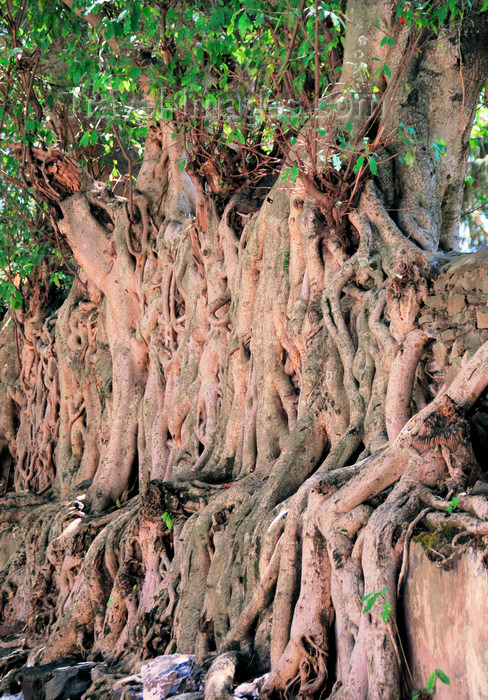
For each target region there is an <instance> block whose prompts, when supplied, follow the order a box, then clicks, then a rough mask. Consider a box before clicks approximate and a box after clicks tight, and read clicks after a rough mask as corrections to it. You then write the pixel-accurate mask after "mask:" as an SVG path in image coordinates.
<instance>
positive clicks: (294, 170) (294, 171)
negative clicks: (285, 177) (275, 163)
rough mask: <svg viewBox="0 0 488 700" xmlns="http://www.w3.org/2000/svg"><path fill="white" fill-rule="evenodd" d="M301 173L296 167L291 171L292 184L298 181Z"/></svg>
mask: <svg viewBox="0 0 488 700" xmlns="http://www.w3.org/2000/svg"><path fill="white" fill-rule="evenodd" d="M299 172H300V171H299V170H298V168H297V166H296V165H294V166H293V168H292V169H291V173H290V180H291V181H292V182H295V181H296V179H297V177H298V173H299Z"/></svg>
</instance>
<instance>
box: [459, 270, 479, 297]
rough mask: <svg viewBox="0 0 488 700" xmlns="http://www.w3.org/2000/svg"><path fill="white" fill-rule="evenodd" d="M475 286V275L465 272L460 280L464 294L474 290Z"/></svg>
mask: <svg viewBox="0 0 488 700" xmlns="http://www.w3.org/2000/svg"><path fill="white" fill-rule="evenodd" d="M476 286H477V279H476V275H474V274H473V273H472V272H465V273H464V277H463V279H462V280H461V287H462V288H463V289H464V291H465V292H472V291H473V289H476Z"/></svg>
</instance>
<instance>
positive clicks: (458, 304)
mask: <svg viewBox="0 0 488 700" xmlns="http://www.w3.org/2000/svg"><path fill="white" fill-rule="evenodd" d="M465 306H466V297H465V296H464V294H449V299H448V300H447V313H448V314H449V316H455V315H456V314H459V313H460V312H461V311H462V310H463V309H464V307H465Z"/></svg>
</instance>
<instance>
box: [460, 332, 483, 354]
mask: <svg viewBox="0 0 488 700" xmlns="http://www.w3.org/2000/svg"><path fill="white" fill-rule="evenodd" d="M464 344H465V346H466V347H467V349H468V350H469V351H470V353H474V352H476V350H478V348H480V347H481V346H482V344H483V338H482V337H481V335H480V334H479V333H476V331H471V332H470V333H468V334H467V335H466V337H465V339H464Z"/></svg>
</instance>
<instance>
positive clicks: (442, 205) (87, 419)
mask: <svg viewBox="0 0 488 700" xmlns="http://www.w3.org/2000/svg"><path fill="white" fill-rule="evenodd" d="M395 13H396V4H392V3H390V2H384V3H382V4H381V5H378V4H377V3H372V2H364V0H362V1H361V2H355V1H354V0H352V1H351V2H350V3H349V5H348V18H349V22H350V24H349V25H348V30H347V36H346V43H345V48H344V51H345V54H344V64H343V65H344V69H343V73H342V77H341V80H342V85H341V90H342V89H343V88H344V87H347V88H348V90H349V92H346V93H345V94H346V97H347V95H350V94H352V92H354V91H356V92H357V94H358V98H359V99H358V100H352V102H351V104H352V111H351V112H349V111H347V110H346V108H344V109H343V113H342V112H337V114H338V115H339V116H336V122H335V127H334V128H335V129H339V127H340V126H341V123H340V120H341V119H342V118H344V121H347V122H351V127H352V136H351V139H354V138H355V135H357V134H359V133H361V132H360V130H361V128H364V124H365V119H367V116H366V117H365V115H364V111H363V108H364V104H366V102H367V100H369V96H370V95H371V93H372V84H371V83H372V81H373V77H372V76H374V75H375V71H376V68H377V67H378V66H379V65H386V66H387V67H388V71H385V70H384V71H383V73H382V74H381V75H380V76H379V77H378V76H377V77H376V79H375V81H376V83H377V84H378V85H381V91H382V93H383V97H382V100H383V102H382V110H383V112H382V114H378V115H377V116H376V119H375V121H374V124H372V125H371V131H370V132H369V134H370V138H371V142H372V143H373V144H376V145H378V144H382V143H386V151H384V153H386V154H387V156H388V157H386V156H385V157H384V158H383V156H382V157H381V159H380V167H379V170H378V173H377V175H376V177H372V176H371V177H369V178H367V179H366V181H365V180H364V179H363V180H361V181H360V179H359V178H358V180H357V181H356V183H357V184H358V183H360V182H361V184H360V190H359V189H358V191H357V192H356V195H355V198H352V200H351V207H350V208H349V211H347V212H346V215H344V218H343V219H342V220H341V221H340V226H338V227H335V228H334V226H332V225H331V219H330V217H329V214H330V212H331V211H333V210H334V207H336V202H335V201H332V200H331V199H330V197H331V194H330V193H329V194H326V195H325V194H324V193H323V192H319V195H321V196H319V195H317V193H316V192H315V193H314V188H315V190H316V189H317V188H316V187H315V185H314V186H313V187H311V184H310V182H311V179H310V177H309V176H308V175H307V172H306V170H303V171H302V172H301V174H300V175H299V177H298V179H297V181H296V182H294V183H293V182H291V181H290V180H289V179H288V180H283V179H282V178H281V176H280V177H279V178H278V179H277V180H276V181H275V182H274V184H273V185H272V186H271V185H270V186H269V188H268V189H267V190H266V191H265V192H263V188H262V187H261V188H258V189H253V187H252V185H251V184H249V185H246V186H244V187H243V188H241V189H240V190H239V191H238V192H237V193H235V194H234V195H233V196H232V197H231V198H230V199H229V200H228V201H226V202H225V203H223V204H222V203H221V202H219V201H218V199H217V198H216V197H213V196H212V195H211V194H210V190H211V188H210V187H209V186H207V185H206V184H205V183H202V182H201V181H200V180H198V178H197V177H196V176H195V174H194V173H192V172H190V173H189V174H187V173H186V172H184V171H183V172H180V169H179V167H178V164H179V161H180V158H181V147H180V146H179V141H178V138H174V139H173V138H172V135H171V133H170V130H169V129H168V128H167V127H166V126H165V127H163V126H160V125H154V126H153V127H152V128H151V130H150V134H149V137H148V142H147V147H146V153H145V158H144V162H143V165H142V168H141V170H140V173H139V176H138V180H137V185H136V188H135V192H134V209H133V211H130V207H129V203H128V202H127V201H126V200H125V199H123V198H120V197H116V196H115V195H113V193H112V192H111V191H110V190H109V188H108V187H107V186H106V185H103V184H102V183H97V182H94V181H92V180H91V178H89V177H88V175H86V173H84V172H82V171H81V169H80V168H79V166H78V165H77V164H76V163H74V162H73V161H72V160H71V159H69V158H68V157H67V156H66V155H64V154H62V153H61V152H56V154H54V153H52V154H51V157H52V158H56V159H58V162H64V163H65V164H66V167H67V168H68V169H71V171H72V172H73V173H74V176H73V182H75V183H76V184H75V185H73V187H72V191H71V192H70V193H69V194H68V195H67V196H65V197H64V199H62V201H61V203H60V220H59V226H60V231H61V233H62V234H63V236H64V237H65V239H66V241H67V242H68V244H69V246H70V247H71V249H72V251H73V255H74V257H75V259H76V261H77V263H78V264H79V266H80V268H81V269H82V271H80V277H81V280H80V282H76V283H75V284H74V285H73V289H72V291H71V293H70V295H69V297H68V299H67V300H66V301H65V303H64V305H63V306H62V308H61V309H59V310H58V311H57V312H56V314H55V315H54V316H51V317H47V318H43V313H42V299H39V301H38V304H37V308H33V309H31V310H30V312H29V314H30V315H26V317H22V318H20V317H19V318H17V319H16V325H15V326H14V313H13V314H12V316H11V317H10V320H9V321H7V322H6V323H5V324H4V328H3V330H2V335H1V341H0V358H2V359H1V362H0V364H1V365H2V367H3V369H2V383H5V385H6V387H7V392H6V393H5V395H4V398H3V399H2V404H1V405H0V448H1V450H2V452H1V454H2V459H3V466H2V469H3V480H4V481H3V483H4V494H5V495H4V497H3V508H2V513H1V515H0V523H2V528H3V530H2V532H3V535H2V536H3V537H5V538H6V539H5V541H7V540H8V541H9V542H11V543H13V544H14V545H16V546H17V551H15V550H16V547H14V548H13V549H12V551H15V553H14V554H12V556H10V557H9V558H8V560H6V561H5V562H2V563H5V569H4V572H3V574H2V576H1V578H0V586H1V591H2V597H1V598H0V613H1V615H2V621H3V623H4V624H12V623H13V622H14V621H15V620H21V621H22V622H25V624H26V626H27V629H28V631H29V644H31V645H32V648H33V653H34V652H35V650H36V649H37V646H36V645H40V642H41V640H42V645H43V646H45V649H44V651H43V652H42V654H41V657H40V658H41V659H42V660H44V661H48V660H52V659H55V658H57V657H60V656H63V655H66V654H75V653H85V652H86V651H92V650H100V651H102V653H103V654H104V656H106V657H114V658H125V659H128V658H132V660H133V661H134V662H135V661H136V657H137V658H138V659H139V660H140V658H141V657H142V658H146V657H149V656H153V655H156V654H160V653H165V652H172V651H174V650H178V651H182V652H196V653H197V654H198V655H199V656H200V657H201V658H205V657H208V656H210V655H211V654H215V653H227V652H233V651H237V650H239V651H240V652H241V653H242V655H243V657H246V658H247V659H248V660H249V663H250V664H251V665H253V670H255V671H256V673H258V672H261V671H265V670H271V672H270V675H269V677H268V679H267V681H266V684H265V687H264V689H263V691H262V693H263V694H262V697H266V698H267V697H281V696H283V697H284V696H285V695H290V694H291V695H292V696H298V695H301V696H310V697H317V698H318V697H329V698H334V699H339V698H341V699H342V698H343V699H346V698H348V699H350V700H360V699H361V698H364V700H366V698H368V699H369V700H372V699H374V698H381V699H382V700H385V699H387V698H391V699H392V700H393V699H397V698H399V697H402V696H403V695H404V694H405V693H406V692H407V690H408V691H412V690H414V688H413V687H408V684H409V683H410V681H408V680H407V681H405V669H404V668H403V660H402V659H401V655H400V652H399V646H398V638H397V636H396V633H395V623H394V620H395V611H396V608H397V590H398V586H399V576H400V572H401V571H403V569H404V567H405V556H406V555H405V553H406V552H408V540H409V538H410V536H411V534H412V532H411V528H410V525H411V524H412V523H413V522H414V521H415V520H416V519H417V518H418V516H419V514H422V513H423V511H424V510H425V508H426V507H427V506H428V507H429V508H432V509H434V510H436V509H437V510H440V511H445V510H446V508H447V507H448V505H449V500H450V498H451V497H452V494H454V493H459V492H461V491H463V490H464V489H465V488H466V487H468V486H470V485H472V484H473V483H474V481H475V480H476V478H477V477H478V476H479V473H480V470H479V466H478V464H477V461H476V459H475V457H474V454H473V452H472V449H471V442H470V440H469V439H468V435H469V421H468V418H467V416H472V414H473V412H474V410H475V407H476V402H477V401H478V399H479V398H480V397H481V396H482V395H483V394H484V392H485V390H486V386H487V384H488V372H487V367H486V365H487V363H488V331H486V330H483V324H482V323H478V326H477V327H476V326H475V323H474V322H472V318H471V317H472V316H473V314H475V313H476V311H478V312H482V306H481V301H477V300H476V299H478V297H476V294H477V293H478V291H479V289H481V287H482V282H481V281H480V279H481V278H480V277H479V274H481V273H477V272H476V271H477V270H483V271H484V270H485V267H486V261H485V260H484V258H482V257H481V256H479V255H478V257H476V256H471V257H470V256H461V255H459V254H458V255H454V256H453V254H452V253H450V254H448V253H447V251H449V250H450V249H451V248H452V247H453V244H454V240H455V239H456V238H457V237H458V234H459V225H460V223H459V219H460V206H461V197H462V183H463V178H464V161H465V156H466V149H467V145H468V141H469V134H470V127H471V123H472V120H473V115H474V111H475V109H476V105H477V101H478V98H479V94H480V91H481V89H482V86H483V82H484V80H485V77H486V74H487V65H488V63H487V62H488V42H487V41H486V38H487V36H488V27H487V14H486V13H483V14H481V15H479V16H477V18H476V24H475V25H474V26H471V25H469V27H468V26H467V24H466V23H464V24H463V25H461V26H460V27H457V26H452V27H449V26H446V27H445V28H443V29H442V30H441V32H440V33H439V35H438V36H437V37H436V38H434V37H431V36H429V35H428V34H427V32H424V33H420V34H417V33H415V32H414V31H413V30H411V29H408V28H407V27H406V26H405V25H403V24H401V23H400V22H398V20H397V19H396V15H395ZM376 22H378V24H376ZM383 26H384V27H390V28H392V29H391V31H390V34H391V36H392V37H393V38H394V40H395V41H394V44H393V45H391V46H390V44H389V43H383V42H382V39H383V37H384V32H383V30H381V29H379V28H378V27H383ZM378 61H379V62H378ZM365 76H369V77H366V78H365ZM341 94H342V93H341ZM373 94H374V92H373ZM347 104H348V103H347ZM355 105H362V107H361V106H360V107H358V108H356V107H355ZM341 109H342V107H341ZM347 109H349V107H347ZM368 114H369V104H368ZM341 115H342V116H341ZM400 123H401V124H402V125H403V126H401V127H400V128H399V125H400ZM406 129H412V130H414V131H415V134H416V137H415V138H416V140H417V148H416V158H415V162H414V163H413V164H407V162H403V163H402V162H400V161H399V159H398V158H397V157H396V156H397V155H398V154H399V153H403V152H404V151H405V141H404V134H405V130H406ZM371 134H372V135H371ZM392 134H393V136H392ZM320 138H322V137H319V140H318V143H317V149H318V150H319V151H320V148H321V141H320ZM440 139H442V140H443V143H444V144H445V152H446V155H445V156H444V157H440V158H437V157H436V151H435V148H434V150H433V144H434V145H435V144H436V143H440V141H439V140H440ZM296 148H297V150H296V153H298V155H300V144H298V145H297V147H296ZM372 149H373V146H372ZM302 155H303V154H302ZM290 157H293V154H291V156H290ZM304 159H306V158H305V156H304ZM407 160H408V159H407ZM381 161H384V162H383V164H381ZM50 184H51V186H52V187H53V188H54V189H56V188H58V190H59V188H60V183H59V178H58V179H57V175H56V171H53V172H52V173H51V175H50ZM312 184H313V183H312ZM325 198H327V201H328V203H327V202H325ZM331 202H332V204H331ZM339 204H340V202H339ZM284 254H286V263H285V255H284ZM463 266H464V267H463ZM459 270H461V272H462V274H466V275H468V273H469V274H470V275H472V276H474V277H476V274H478V278H477V279H478V282H477V283H473V286H472V288H471V292H472V295H474V296H473V299H474V300H472V301H470V300H469V298H468V300H467V301H466V299H464V302H463V303H464V306H463V305H462V304H461V308H460V310H459V311H457V310H456V309H455V304H456V300H454V301H452V299H451V298H452V294H451V291H450V290H451V289H452V287H453V285H454V283H453V282H452V279H454V277H453V275H458V277H459V278H461V277H460V276H461V272H459ZM463 270H465V271H466V272H465V273H464V272H463ZM463 279H464V277H463ZM476 284H477V285H478V286H476ZM449 285H451V286H449ZM485 286H486V285H485ZM473 290H474V291H473ZM483 290H484V287H483ZM443 294H445V296H444V297H443V296H442V295H443ZM450 294H451V296H449V295H450ZM474 297H476V298H474ZM444 298H445V299H448V298H449V299H450V300H451V301H450V302H449V303H450V304H451V303H452V309H451V308H449V309H448V311H449V313H451V310H453V311H454V313H453V314H452V315H453V316H454V318H453V319H451V321H448V320H447V319H446V317H445V315H443V314H445V309H444V308H441V306H440V305H439V303H438V301H435V300H439V299H441V300H442V299H444ZM479 299H481V297H479ZM477 304H478V306H477ZM465 307H466V308H465ZM463 313H464V316H462V314H463ZM455 314H458V315H457V316H456V315H455ZM449 324H450V325H449ZM17 328H21V329H22V333H21V334H20V332H19V331H18V330H15V333H17V334H18V340H17V343H18V348H20V349H19V350H18V353H19V354H18V353H17V351H16V350H15V338H14V329H17ZM449 328H454V329H457V330H456V332H457V333H458V334H459V335H460V336H463V337H464V335H463V333H465V331H466V332H471V333H473V334H474V336H476V339H477V340H476V343H477V344H478V345H479V346H480V347H479V349H478V350H477V351H476V352H472V351H470V349H469V348H467V349H466V353H464V354H463V356H462V360H459V356H458V357H457V359H456V362H454V357H455V352H454V350H453V351H452V353H451V360H450V361H449V360H448V359H447V353H446V354H444V355H442V350H441V349H440V345H441V342H442V343H445V341H444V340H442V338H441V337H440V334H441V332H444V331H445V330H447V329H449ZM15 337H17V336H15ZM434 340H436V343H435V345H434V348H437V350H435V351H434V356H433V354H432V353H433V350H432V348H433V341H434ZM443 347H444V346H443ZM471 350H472V348H471ZM435 352H438V355H435ZM458 360H459V362H458ZM19 361H20V365H21V369H20V370H19V368H18V363H19ZM458 365H461V366H460V367H459V366H458ZM456 373H457V376H455V375H456ZM51 487H52V488H51ZM26 490H29V491H30V492H31V493H27V491H26ZM460 507H461V508H462V510H463V511H466V515H465V516H464V517H465V521H463V522H464V523H465V525H464V526H466V527H468V529H469V527H471V528H472V530H471V531H473V532H474V531H476V532H479V533H483V534H487V533H488V524H487V522H486V520H487V519H488V516H486V514H484V511H483V513H481V512H478V511H476V509H474V510H472V511H471V508H474V507H475V506H474V505H473V500H472V498H471V499H470V497H465V498H464V501H463V503H462V504H461V506H460ZM476 507H478V506H476ZM485 510H486V509H485ZM446 517H447V516H446ZM468 521H469V522H470V525H469V526H467V525H466V523H468ZM12 522H18V525H17V531H16V532H15V533H13V532H9V531H8V528H9V527H10V523H12ZM418 522H421V521H420V520H418ZM34 523H35V525H34ZM383 589H385V592H384V594H383V597H384V599H385V600H386V601H387V602H388V603H389V605H390V606H391V612H390V613H389V615H388V616H387V620H386V621H384V620H383V619H382V618H381V612H382V608H381V604H380V603H377V604H376V605H374V606H373V607H372V608H371V609H370V610H369V612H367V613H364V612H363V608H364V603H363V602H362V599H363V597H364V596H365V595H368V594H370V593H375V592H379V591H382V590H383ZM135 650H137V651H135ZM229 658H231V657H229ZM235 658H237V657H234V656H232V664H234V662H235ZM224 659H227V657H224ZM232 664H231V665H232ZM234 665H235V664H234ZM405 683H407V685H405ZM210 685H211V684H210ZM209 687H210V686H209ZM208 694H209V697H210V695H211V693H210V691H208Z"/></svg>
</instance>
